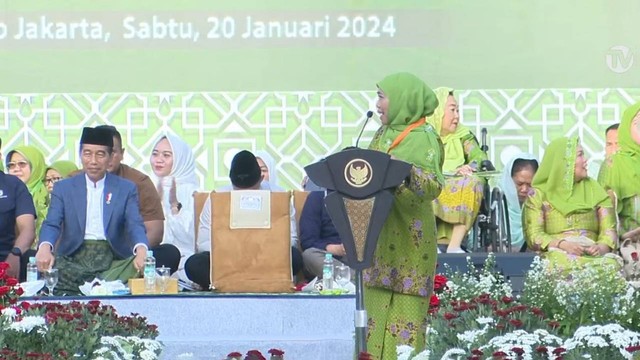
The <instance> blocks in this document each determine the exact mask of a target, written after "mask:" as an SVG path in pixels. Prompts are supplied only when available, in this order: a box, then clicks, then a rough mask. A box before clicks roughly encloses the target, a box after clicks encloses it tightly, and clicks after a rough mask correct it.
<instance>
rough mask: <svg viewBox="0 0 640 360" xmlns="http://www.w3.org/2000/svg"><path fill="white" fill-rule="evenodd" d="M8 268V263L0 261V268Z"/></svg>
mask: <svg viewBox="0 0 640 360" xmlns="http://www.w3.org/2000/svg"><path fill="white" fill-rule="evenodd" d="M8 268H9V263H7V262H4V261H2V262H0V270H7V269H8Z"/></svg>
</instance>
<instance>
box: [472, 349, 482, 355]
mask: <svg viewBox="0 0 640 360" xmlns="http://www.w3.org/2000/svg"><path fill="white" fill-rule="evenodd" d="M471 355H484V353H483V352H482V351H481V350H480V349H473V350H471Z"/></svg>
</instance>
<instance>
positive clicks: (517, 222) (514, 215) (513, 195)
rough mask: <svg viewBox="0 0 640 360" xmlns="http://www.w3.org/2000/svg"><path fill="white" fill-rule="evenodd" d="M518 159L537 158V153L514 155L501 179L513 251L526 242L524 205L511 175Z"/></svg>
mask: <svg viewBox="0 0 640 360" xmlns="http://www.w3.org/2000/svg"><path fill="white" fill-rule="evenodd" d="M518 159H523V160H536V161H538V159H537V158H536V156H535V155H533V154H529V153H520V154H518V155H516V156H514V157H513V158H512V159H511V160H509V162H508V163H507V166H505V167H504V171H503V172H502V178H501V179H500V188H501V189H502V192H503V193H504V195H505V196H506V198H507V205H508V207H509V225H510V227H511V247H512V249H513V251H516V252H517V251H519V249H520V248H521V247H522V244H524V235H523V233H522V207H521V206H520V200H518V189H516V184H515V183H514V182H513V178H512V177H511V171H512V169H513V164H514V163H515V162H516V160H518Z"/></svg>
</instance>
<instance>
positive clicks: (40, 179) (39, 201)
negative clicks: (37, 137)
mask: <svg viewBox="0 0 640 360" xmlns="http://www.w3.org/2000/svg"><path fill="white" fill-rule="evenodd" d="M14 152H17V153H18V154H20V155H22V156H23V157H24V158H25V159H26V160H27V161H28V162H29V164H30V165H31V176H30V177H29V180H27V183H26V185H27V188H28V189H29V193H31V196H32V197H33V205H34V206H35V208H36V216H37V217H38V218H37V220H36V236H37V234H38V233H39V231H40V225H42V222H43V221H44V218H45V217H46V215H47V208H48V207H49V192H48V191H47V187H46V186H45V183H44V178H45V175H46V173H47V165H46V164H45V161H44V155H42V152H41V151H40V150H38V148H36V147H34V146H30V145H27V146H18V147H16V148H15V149H13V150H11V151H9V153H8V154H7V158H6V161H7V162H9V159H11V155H12V154H13V153H14Z"/></svg>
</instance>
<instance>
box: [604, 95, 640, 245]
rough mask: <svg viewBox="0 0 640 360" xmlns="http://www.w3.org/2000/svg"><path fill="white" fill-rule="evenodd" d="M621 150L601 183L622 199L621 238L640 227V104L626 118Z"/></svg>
mask: <svg viewBox="0 0 640 360" xmlns="http://www.w3.org/2000/svg"><path fill="white" fill-rule="evenodd" d="M618 144H619V145H620V148H619V150H618V152H617V153H615V154H613V155H612V156H611V161H608V162H605V163H604V164H603V165H602V168H601V171H600V176H599V180H600V183H601V184H602V186H603V187H604V188H605V189H607V190H612V191H614V192H615V194H616V197H617V199H618V204H617V205H618V206H617V210H618V215H619V217H620V229H619V230H620V235H623V234H624V233H625V232H628V231H631V230H634V229H636V228H638V227H640V102H638V103H636V104H634V105H632V106H630V107H629V108H628V109H627V110H626V111H625V112H624V115H622V122H621V123H620V127H619V128H618Z"/></svg>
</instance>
